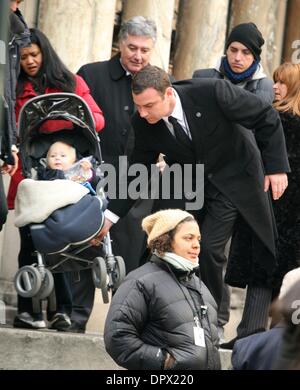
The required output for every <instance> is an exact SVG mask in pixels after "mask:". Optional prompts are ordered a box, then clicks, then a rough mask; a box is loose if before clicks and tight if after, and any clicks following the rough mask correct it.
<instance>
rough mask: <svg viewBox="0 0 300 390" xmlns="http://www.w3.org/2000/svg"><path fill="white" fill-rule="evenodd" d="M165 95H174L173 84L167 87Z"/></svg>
mask: <svg viewBox="0 0 300 390" xmlns="http://www.w3.org/2000/svg"><path fill="white" fill-rule="evenodd" d="M165 96H167V97H171V96H174V92H173V88H172V87H171V86H170V87H167V88H166V92H165Z"/></svg>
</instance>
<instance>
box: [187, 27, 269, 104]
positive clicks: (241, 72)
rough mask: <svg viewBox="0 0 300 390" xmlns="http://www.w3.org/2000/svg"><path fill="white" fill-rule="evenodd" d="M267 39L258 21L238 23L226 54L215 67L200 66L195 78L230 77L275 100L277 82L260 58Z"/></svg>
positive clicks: (230, 35) (241, 85)
mask: <svg viewBox="0 0 300 390" xmlns="http://www.w3.org/2000/svg"><path fill="white" fill-rule="evenodd" d="M264 43H265V41H264V39H263V36H262V34H261V32H260V31H259V30H258V28H257V27H256V25H255V24H254V23H251V22H250V23H241V24H238V25H237V26H235V27H234V28H233V29H232V30H231V32H230V34H229V35H228V38H227V40H226V44H225V50H226V52H225V55H224V56H222V57H221V58H220V59H219V61H218V63H217V64H216V66H215V68H211V69H200V70H196V71H195V72H194V74H193V78H197V77H200V78H202V77H205V78H211V77H213V78H219V79H226V80H229V81H231V82H232V83H233V84H235V85H237V86H239V87H242V88H245V89H246V90H248V91H250V92H253V93H255V94H256V95H258V96H260V97H262V98H263V99H264V100H265V101H267V102H268V103H273V98H274V94H273V82H272V81H271V80H269V79H268V78H267V75H266V74H265V73H264V70H263V67H262V64H261V62H260V55H261V48H262V46H263V44H264Z"/></svg>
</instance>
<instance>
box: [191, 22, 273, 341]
mask: <svg viewBox="0 0 300 390" xmlns="http://www.w3.org/2000/svg"><path fill="white" fill-rule="evenodd" d="M264 42H265V41H264V39H263V36H262V34H261V32H260V31H259V29H258V28H257V26H256V25H255V24H254V23H251V22H249V23H241V24H238V25H237V26H235V27H234V28H233V29H232V30H231V32H230V33H229V35H228V38H227V40H226V44H225V48H226V51H225V55H223V56H222V57H221V58H220V59H219V60H218V63H217V64H216V66H215V67H214V68H210V69H198V70H196V71H195V72H194V74H193V78H217V79H225V80H228V81H230V82H231V83H233V84H234V85H236V86H238V87H240V88H244V89H245V90H247V91H249V92H252V93H255V95H257V96H259V97H260V98H262V99H263V100H265V101H266V102H268V103H270V104H272V103H273V100H274V91H273V82H272V80H270V79H268V78H267V76H266V74H265V72H264V70H263V66H262V64H261V58H260V55H261V51H262V49H261V48H262V46H263V45H264ZM253 142H254V143H255V140H254V141H253ZM241 230H242V229H241V228H240V229H239V231H241ZM240 234H241V233H240ZM228 268H231V267H228ZM228 268H227V269H228ZM228 275H229V274H228ZM228 275H227V276H228ZM229 276H230V275H229ZM250 293H252V294H255V295H258V296H259V293H260V292H259V289H255V290H253V289H249V290H248V291H247V295H246V300H245V306H244V311H243V317H242V320H241V322H240V323H239V326H238V328H237V334H238V335H239V334H241V333H243V328H244V324H245V323H248V322H249V321H251V319H249V318H248V314H247V306H248V302H251V301H252V297H251V296H250V295H249V294H250ZM260 308H261V313H262V315H263V312H264V310H266V312H268V305H266V306H265V308H264V307H263V306H262V305H260ZM229 316H230V289H229V287H228V285H227V284H225V283H224V286H223V294H222V302H221V305H220V307H219V313H218V322H219V334H220V338H221V339H223V340H224V325H225V324H226V323H227V322H228V321H229ZM226 344H227V343H226ZM226 344H225V345H224V344H223V345H222V348H224V347H226ZM230 344H231V342H229V344H228V345H229V346H230Z"/></svg>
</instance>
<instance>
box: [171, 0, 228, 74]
mask: <svg viewBox="0 0 300 390" xmlns="http://www.w3.org/2000/svg"><path fill="white" fill-rule="evenodd" d="M228 4H229V1H228V0H181V1H180V5H179V13H178V21H177V28H176V42H175V56H174V68H173V74H174V76H175V78H176V79H177V80H180V79H186V78H190V77H192V74H193V72H194V70H196V69H199V68H210V67H213V66H214V65H215V63H216V62H217V60H218V58H219V57H220V56H221V55H222V54H223V50H224V41H225V34H226V21H227V12H228Z"/></svg>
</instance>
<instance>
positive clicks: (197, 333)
mask: <svg viewBox="0 0 300 390" xmlns="http://www.w3.org/2000/svg"><path fill="white" fill-rule="evenodd" d="M193 329H194V341H195V345H197V346H198V347H205V338H204V329H203V328H200V327H199V326H194V327H193Z"/></svg>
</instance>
